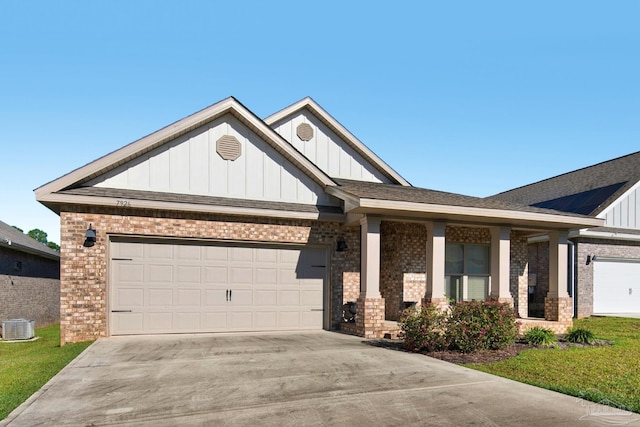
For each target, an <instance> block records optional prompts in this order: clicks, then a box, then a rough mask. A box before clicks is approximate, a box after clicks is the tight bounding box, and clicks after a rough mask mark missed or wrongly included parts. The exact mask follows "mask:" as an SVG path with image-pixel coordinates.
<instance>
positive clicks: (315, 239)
mask: <svg viewBox="0 0 640 427" xmlns="http://www.w3.org/2000/svg"><path fill="white" fill-rule="evenodd" d="M60 219H61V240H62V242H61V255H62V260H61V280H60V282H61V289H60V326H61V343H62V344H65V343H68V342H78V341H86V340H93V339H96V338H98V337H104V336H106V335H107V333H108V331H107V300H108V294H107V290H108V276H109V273H108V270H107V265H108V260H107V257H108V234H118V235H131V236H155V237H179V238H186V239H189V238H195V239H216V240H221V241H224V240H230V241H231V240H232V241H246V242H254V241H259V242H269V243H295V244H316V245H326V247H327V249H328V253H329V257H330V267H331V271H330V273H329V274H328V276H329V278H328V280H329V286H330V294H331V301H330V302H329V304H328V307H325V308H327V309H329V310H330V316H331V328H332V329H337V328H338V327H339V323H340V321H341V319H342V305H343V300H344V298H343V292H342V289H343V279H344V278H345V277H348V278H349V286H350V287H353V283H354V281H355V280H356V279H355V278H356V277H357V278H358V282H359V271H360V243H359V242H360V230H359V228H358V227H353V228H345V227H342V225H341V224H338V223H332V222H321V221H309V220H283V219H265V218H253V217H232V216H222V215H206V214H195V213H194V214H189V213H182V212H166V211H165V212H159V211H145V210H133V209H132V210H128V211H123V210H122V209H117V208H98V207H95V208H94V207H87V208H86V209H77V210H76V209H74V208H73V207H70V206H66V207H63V209H62V210H61V214H60ZM89 224H92V225H93V227H94V228H95V229H96V231H97V242H96V244H95V246H93V247H91V248H85V247H83V246H82V244H83V242H84V235H85V232H86V230H87V227H88V226H89ZM339 237H342V238H344V239H345V241H346V243H347V245H348V247H349V249H348V250H346V251H344V252H336V242H337V240H338V238H339ZM347 273H349V274H347ZM356 274H357V276H356ZM358 287H359V285H358ZM350 292H351V291H350Z"/></svg>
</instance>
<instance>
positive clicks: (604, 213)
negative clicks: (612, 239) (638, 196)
mask: <svg viewBox="0 0 640 427" xmlns="http://www.w3.org/2000/svg"><path fill="white" fill-rule="evenodd" d="M638 188H640V181H638V182H636V183H635V184H634V185H632V186H631V188H629V189H628V190H627V191H625V192H624V193H622V195H621V196H620V197H618V198H617V199H616V200H614V201H613V202H611V203H609V206H607V207H606V208H604V210H603V211H602V212H600V213H599V214H598V215H596V218H602V219H606V217H607V214H608V213H609V212H611V210H613V208H615V207H616V205H618V203H620V202H621V201H622V200H623V199H624V198H625V197H628V196H629V194H631V193H632V192H633V191H635V190H637V189H638Z"/></svg>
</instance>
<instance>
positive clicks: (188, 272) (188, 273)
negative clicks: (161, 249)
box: [176, 265, 201, 283]
mask: <svg viewBox="0 0 640 427" xmlns="http://www.w3.org/2000/svg"><path fill="white" fill-rule="evenodd" d="M200 271H201V269H200V266H198V265H181V266H178V267H176V281H177V282H179V283H200V282H201V277H200Z"/></svg>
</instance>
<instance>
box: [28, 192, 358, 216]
mask: <svg viewBox="0 0 640 427" xmlns="http://www.w3.org/2000/svg"><path fill="white" fill-rule="evenodd" d="M117 200H119V199H116V198H112V197H100V196H80V195H75V194H50V195H47V196H43V197H41V198H40V199H39V201H40V202H41V203H45V204H46V202H49V203H61V204H64V203H69V204H78V205H94V206H113V207H115V206H116V205H117ZM127 200H129V201H132V204H131V207H130V208H131V209H154V210H173V211H182V212H185V211H186V212H204V213H216V214H228V215H243V216H265V217H271V218H289V219H310V220H332V221H338V222H343V221H344V219H345V215H343V214H332V213H322V212H299V211H291V210H277V209H262V208H247V207H237V206H219V205H201V204H197V203H177V202H161V201H155V200H137V199H131V198H128V199H127ZM127 209H129V208H128V207H127V208H125V207H123V208H122V212H121V214H122V215H126V213H127Z"/></svg>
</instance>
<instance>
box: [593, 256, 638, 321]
mask: <svg viewBox="0 0 640 427" xmlns="http://www.w3.org/2000/svg"><path fill="white" fill-rule="evenodd" d="M593 312H594V313H596V314H597V313H638V312H640V263H638V262H624V261H596V262H594V266H593Z"/></svg>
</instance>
